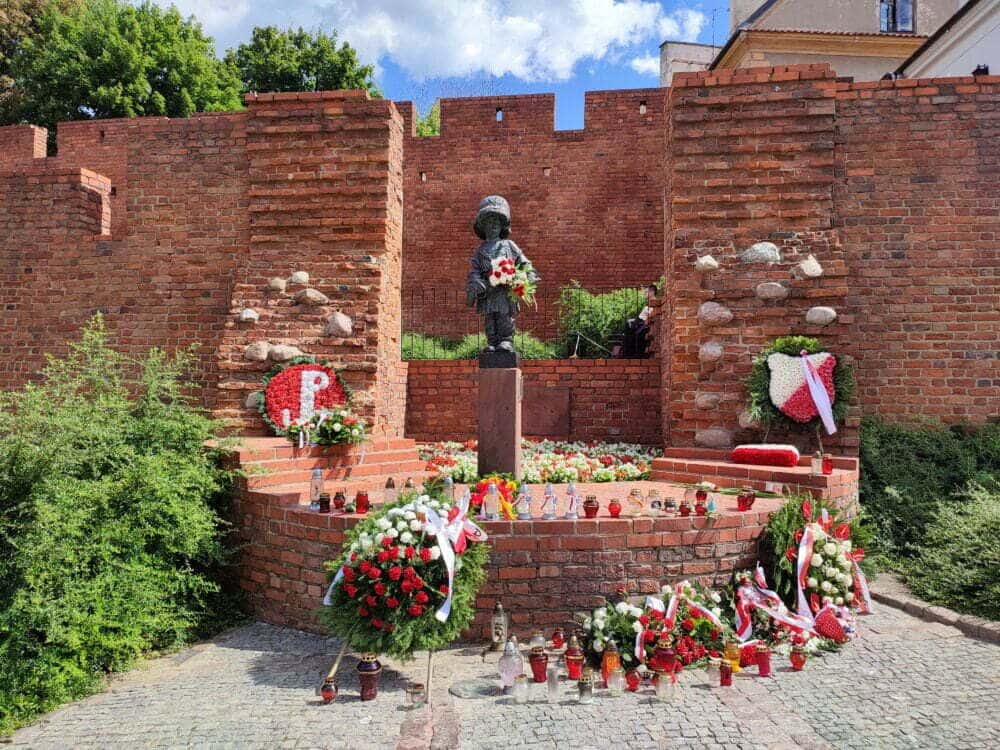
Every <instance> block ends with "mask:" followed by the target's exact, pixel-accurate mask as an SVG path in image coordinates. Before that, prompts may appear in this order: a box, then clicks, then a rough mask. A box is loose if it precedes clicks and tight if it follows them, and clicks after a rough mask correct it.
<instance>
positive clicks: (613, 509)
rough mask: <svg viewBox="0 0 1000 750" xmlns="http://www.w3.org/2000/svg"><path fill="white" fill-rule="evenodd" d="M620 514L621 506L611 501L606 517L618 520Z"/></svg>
mask: <svg viewBox="0 0 1000 750" xmlns="http://www.w3.org/2000/svg"><path fill="white" fill-rule="evenodd" d="M621 514H622V504H621V503H620V502H618V501H617V500H615V499H612V500H611V502H609V503H608V515H610V516H611V517H612V518H618V516H620V515H621Z"/></svg>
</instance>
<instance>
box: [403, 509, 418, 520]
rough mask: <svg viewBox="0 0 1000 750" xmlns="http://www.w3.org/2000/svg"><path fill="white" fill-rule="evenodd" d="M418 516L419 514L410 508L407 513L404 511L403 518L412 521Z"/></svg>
mask: <svg viewBox="0 0 1000 750" xmlns="http://www.w3.org/2000/svg"><path fill="white" fill-rule="evenodd" d="M416 517H417V514H416V513H414V512H413V511H412V510H408V511H406V512H405V513H403V518H405V519H406V520H407V521H412V520H413V519H414V518H416Z"/></svg>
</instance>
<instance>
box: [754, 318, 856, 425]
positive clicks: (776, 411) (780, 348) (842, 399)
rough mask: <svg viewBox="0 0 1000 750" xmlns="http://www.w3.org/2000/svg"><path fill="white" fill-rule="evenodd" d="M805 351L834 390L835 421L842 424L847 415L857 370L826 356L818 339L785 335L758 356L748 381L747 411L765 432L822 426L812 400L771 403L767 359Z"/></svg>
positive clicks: (823, 378)
mask: <svg viewBox="0 0 1000 750" xmlns="http://www.w3.org/2000/svg"><path fill="white" fill-rule="evenodd" d="M803 352H804V353H805V354H806V355H808V358H809V360H810V362H812V363H814V364H816V369H815V372H816V374H817V375H818V377H819V379H820V380H821V381H822V383H823V385H824V386H825V387H826V389H827V391H828V392H829V391H830V390H831V389H832V393H830V396H831V399H830V400H831V402H832V412H833V419H834V421H836V422H842V421H843V420H844V417H845V416H846V414H847V406H848V403H849V401H850V399H851V396H853V394H854V369H853V368H852V367H851V365H849V364H847V363H846V362H845V361H844V358H843V357H835V356H832V355H829V354H827V352H826V349H825V348H824V347H823V344H822V343H820V341H819V340H818V339H814V338H810V337H808V336H783V337H781V338H778V339H775V340H774V341H773V342H772V343H771V345H770V346H768V347H767V348H765V349H763V350H762V351H761V352H760V354H758V355H757V357H756V358H755V359H754V361H753V368H752V370H751V371H750V377H749V378H748V379H747V381H746V387H747V392H748V397H749V403H748V404H747V412H748V414H749V416H750V418H751V419H753V420H755V421H757V422H759V423H760V424H761V425H763V426H764V428H765V429H769V428H770V427H771V426H772V425H774V424H779V425H781V426H784V427H786V428H793V429H796V430H803V429H812V428H813V427H815V426H816V425H817V424H818V423H819V420H820V417H819V415H818V414H817V413H816V410H815V407H814V406H813V404H812V401H811V399H800V398H798V396H797V395H793V396H792V397H790V398H789V399H788V400H787V401H786V402H785V403H783V404H781V405H780V406H779V405H778V404H775V403H774V401H773V400H772V383H771V379H772V377H774V373H772V369H771V365H770V364H769V363H768V359H769V358H770V357H772V355H786V356H788V357H796V358H798V357H800V355H802V353H803ZM824 354H827V356H826V357H825V358H824V357H822V356H821V355H824ZM773 361H775V360H772V362H773ZM785 390H791V389H790V388H788V389H785ZM799 391H801V388H800V389H799ZM799 395H801V393H800V394H799Z"/></svg>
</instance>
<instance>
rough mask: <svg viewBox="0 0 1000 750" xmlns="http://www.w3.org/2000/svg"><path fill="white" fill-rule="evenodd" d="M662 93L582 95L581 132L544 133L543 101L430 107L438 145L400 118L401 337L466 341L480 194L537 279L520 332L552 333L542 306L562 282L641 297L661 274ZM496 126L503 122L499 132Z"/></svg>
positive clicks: (549, 109) (482, 100)
mask: <svg viewBox="0 0 1000 750" xmlns="http://www.w3.org/2000/svg"><path fill="white" fill-rule="evenodd" d="M665 104H666V90H665V89H637V90H634V91H591V92H588V93H587V94H586V99H585V102H584V128H583V129H582V130H558V131H557V130H554V129H553V128H554V112H555V97H554V96H552V95H551V94H538V95H531V96H507V97H472V98H464V99H443V100H442V101H441V135H440V136H437V137H425V138H419V137H415V136H414V135H413V130H412V123H413V108H412V105H410V104H409V103H408V102H403V103H402V104H401V105H400V107H401V109H402V112H403V114H404V116H405V117H406V122H407V126H406V132H407V138H406V143H405V150H406V159H405V167H404V169H405V176H404V186H405V192H406V204H405V218H406V221H405V230H404V232H405V233H404V240H403V247H404V252H403V259H404V268H403V279H404V281H403V293H404V297H403V299H404V303H405V304H406V305H407V321H408V323H409V326H410V327H409V328H408V330H417V331H421V332H424V333H433V334H444V335H454V334H455V333H466V332H468V329H467V328H466V327H465V326H466V325H468V323H469V321H474V316H473V313H471V312H470V311H469V309H468V308H467V307H465V302H464V298H465V293H464V289H465V276H466V274H467V273H468V267H469V256H470V255H471V253H472V250H473V248H474V247H475V245H476V243H477V242H478V240H477V239H476V237H475V235H474V234H473V233H472V219H473V217H474V216H475V210H476V206H477V205H478V203H479V200H480V199H481V198H482V197H483V196H485V195H489V194H491V193H499V194H501V195H504V196H506V197H507V198H508V199H509V200H510V203H511V212H512V214H513V225H512V231H511V237H512V239H514V240H515V241H516V242H517V243H518V244H519V245H520V246H521V247H522V248H523V249H524V250H525V252H526V253H527V255H528V257H529V258H531V260H532V262H533V263H534V264H535V266H536V268H537V269H538V271H539V273H540V274H541V275H542V278H543V280H544V284H543V285H542V286H541V287H540V290H539V291H540V295H539V302H540V307H541V309H543V310H545V311H546V313H547V314H545V315H541V316H537V315H535V314H534V313H533V312H532V311H531V310H525V311H524V313H522V315H521V316H520V318H519V319H518V326H519V327H520V328H521V329H522V330H526V331H532V332H533V333H535V335H538V336H539V337H541V338H547V337H550V336H551V335H552V334H553V333H554V332H555V324H556V316H555V314H554V313H555V310H554V308H553V307H552V305H551V303H552V302H553V301H554V300H555V298H556V296H557V295H558V292H559V289H560V288H561V287H563V286H565V285H566V284H568V283H569V282H570V281H572V280H577V281H579V282H580V283H581V284H583V285H584V286H585V287H587V288H590V289H595V290H602V291H603V290H608V289H613V288H617V287H621V286H635V287H644V286H646V285H647V284H649V283H651V282H653V281H656V279H658V278H659V277H660V276H661V275H662V273H663V252H662V249H663V138H664V125H665V123H666V112H665V109H664V107H665ZM498 116H500V117H502V119H501V120H499V121H498V119H497V118H498Z"/></svg>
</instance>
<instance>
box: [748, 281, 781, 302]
mask: <svg viewBox="0 0 1000 750" xmlns="http://www.w3.org/2000/svg"><path fill="white" fill-rule="evenodd" d="M754 294H756V295H757V297H758V299H763V300H772V301H773V300H783V299H785V298H786V297H787V296H788V287H787V286H785V285H784V284H779V283H778V282H777V281H765V282H764V283H762V284H758V285H757V288H756V289H754Z"/></svg>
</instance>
